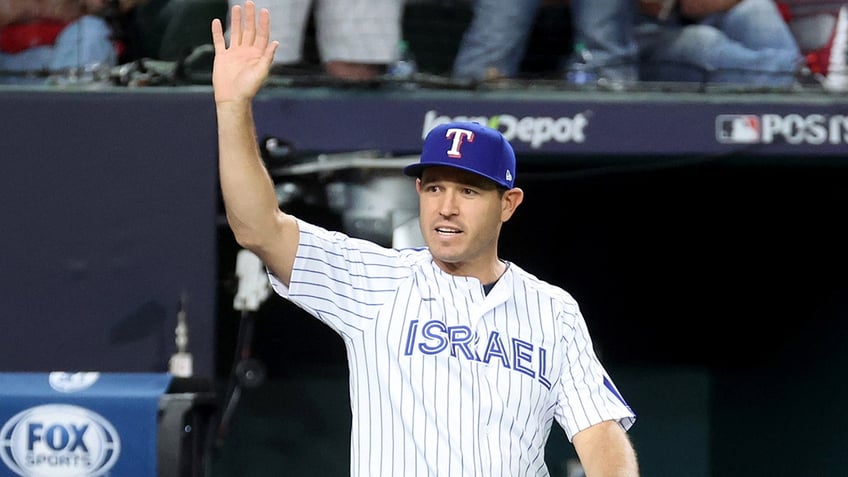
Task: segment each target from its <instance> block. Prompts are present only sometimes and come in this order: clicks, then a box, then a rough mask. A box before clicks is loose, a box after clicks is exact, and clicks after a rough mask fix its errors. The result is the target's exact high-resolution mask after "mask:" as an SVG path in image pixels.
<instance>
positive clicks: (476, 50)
mask: <svg viewBox="0 0 848 477" xmlns="http://www.w3.org/2000/svg"><path fill="white" fill-rule="evenodd" d="M540 3H541V0H475V1H474V3H473V4H472V17H471V23H469V25H468V27H467V28H466V30H465V32H464V33H463V35H462V39H461V40H460V43H459V50H458V51H457V54H456V58H455V59H454V63H453V70H452V76H453V78H454V79H456V80H460V81H489V80H496V79H500V78H514V77H516V76H517V75H518V72H519V71H518V70H519V67H520V66H521V61H522V59H524V54H525V51H526V49H527V43H528V40H529V37H530V33H531V32H532V30H533V23H534V21H535V19H536V14H537V12H538V10H539V5H540Z"/></svg>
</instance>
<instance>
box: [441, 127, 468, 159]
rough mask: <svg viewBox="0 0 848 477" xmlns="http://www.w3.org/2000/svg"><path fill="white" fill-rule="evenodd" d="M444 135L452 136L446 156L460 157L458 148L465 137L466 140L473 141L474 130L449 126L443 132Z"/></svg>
mask: <svg viewBox="0 0 848 477" xmlns="http://www.w3.org/2000/svg"><path fill="white" fill-rule="evenodd" d="M445 137H447V138H450V137H453V143H452V144H451V148H450V149H448V157H456V158H459V157H462V152H460V148H461V147H462V144H463V143H464V142H465V140H466V139H467V140H468V142H474V132H473V131H469V130H468V129H459V128H450V129H448V130H447V132H445Z"/></svg>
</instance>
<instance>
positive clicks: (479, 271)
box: [433, 258, 507, 285]
mask: <svg viewBox="0 0 848 477" xmlns="http://www.w3.org/2000/svg"><path fill="white" fill-rule="evenodd" d="M433 260H434V261H435V262H436V264H437V265H438V266H439V268H441V269H442V270H443V271H444V272H445V273H448V274H450V275H457V276H462V277H474V278H476V279H477V280H480V283H482V284H484V285H486V284H489V283H494V282H496V281H497V280H498V278H500V277H501V275H503V274H504V272H506V269H507V263H506V262H504V261H503V260H501V259H495V260H494V261H493V262H491V263H487V264H485V265H483V266H479V267H474V266H471V264H469V263H468V262H461V263H450V262H444V261H442V260H438V259H436V258H434V259H433Z"/></svg>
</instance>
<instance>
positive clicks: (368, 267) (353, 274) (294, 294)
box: [269, 221, 411, 335]
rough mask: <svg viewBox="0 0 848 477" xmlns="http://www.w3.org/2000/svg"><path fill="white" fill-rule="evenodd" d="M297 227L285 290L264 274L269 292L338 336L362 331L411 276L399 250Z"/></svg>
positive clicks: (307, 226)
mask: <svg viewBox="0 0 848 477" xmlns="http://www.w3.org/2000/svg"><path fill="white" fill-rule="evenodd" d="M299 223H300V244H299V246H298V249H297V255H296V257H295V261H294V267H293V269H292V276H291V281H290V284H289V286H288V287H286V286H285V284H283V283H282V282H281V281H280V280H279V279H278V278H277V277H276V276H275V275H273V274H272V273H270V272H269V278H270V280H271V286H272V288H273V289H274V291H275V292H276V293H277V294H279V295H280V296H282V297H284V298H287V299H289V300H290V301H292V302H293V303H294V304H296V305H297V306H299V307H300V308H302V309H304V310H305V311H307V312H308V313H309V314H311V315H313V316H315V317H316V318H318V319H319V320H321V321H323V322H325V323H326V324H328V325H329V326H330V327H331V328H333V329H334V330H336V331H337V332H339V333H341V334H343V335H344V334H347V333H351V332H353V331H355V330H357V329H361V328H362V327H363V326H367V321H368V320H373V319H374V318H375V317H376V316H377V312H378V310H379V308H380V307H381V306H382V304H383V303H384V302H385V300H387V299H389V298H390V297H391V296H392V294H393V293H394V292H395V291H396V290H397V286H398V283H399V281H400V280H403V279H405V278H407V277H408V276H409V275H410V273H411V271H410V270H411V269H410V266H409V262H408V260H406V259H405V258H404V255H403V254H402V253H401V252H400V251H398V250H395V249H391V248H385V247H381V246H379V245H377V244H375V243H373V242H369V241H366V240H362V239H357V238H352V237H349V236H348V235H345V234H343V233H340V232H332V231H328V230H326V229H324V228H322V227H319V226H316V225H313V224H309V223H307V222H303V221H300V222H299Z"/></svg>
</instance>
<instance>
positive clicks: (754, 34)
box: [569, 0, 804, 88]
mask: <svg viewBox="0 0 848 477" xmlns="http://www.w3.org/2000/svg"><path fill="white" fill-rule="evenodd" d="M571 8H572V14H573V20H574V42H575V45H577V44H580V45H583V46H585V48H586V49H587V50H588V51H589V52H590V53H591V57H590V59H588V60H587V59H586V57H585V55H584V58H583V60H584V62H585V61H588V62H589V63H591V64H590V65H589V67H590V70H592V71H594V72H595V73H596V74H597V76H598V79H599V80H600V81H606V82H607V83H608V84H611V85H622V84H626V83H627V82H630V81H633V80H635V79H639V80H642V81H666V82H697V83H725V84H738V85H754V86H763V87H777V88H786V87H792V86H795V85H796V84H797V82H798V75H799V72H800V70H801V69H802V67H803V66H804V57H803V55H802V54H801V52H800V50H799V48H798V44H797V42H796V41H795V38H794V36H793V34H792V32H791V30H790V29H789V27H788V26H787V24H786V22H785V20H784V18H783V17H782V15H781V12H780V10H779V9H778V7H777V5H776V4H775V3H774V1H773V0H679V1H675V0H639V1H638V3H637V2H634V0H605V1H603V2H599V1H595V0H571ZM579 60H580V58H577V57H573V58H572V59H571V61H570V62H569V63H570V64H572V65H573V64H575V63H576V62H578V61H579Z"/></svg>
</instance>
